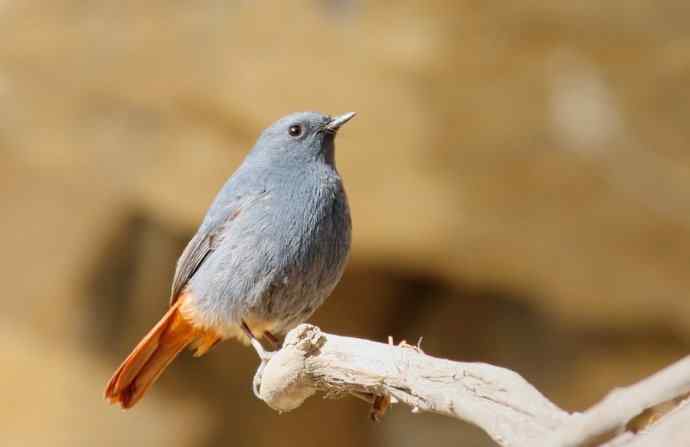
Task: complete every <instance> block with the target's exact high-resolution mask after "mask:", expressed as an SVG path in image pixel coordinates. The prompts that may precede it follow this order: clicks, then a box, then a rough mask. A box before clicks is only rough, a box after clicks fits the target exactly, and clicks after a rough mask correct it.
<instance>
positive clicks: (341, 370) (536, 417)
mask: <svg viewBox="0 0 690 447" xmlns="http://www.w3.org/2000/svg"><path fill="white" fill-rule="evenodd" d="M255 382H256V383H258V384H259V385H260V388H259V396H260V397H261V399H263V400H264V401H265V402H266V403H267V404H268V405H269V406H270V407H272V408H274V409H275V410H278V411H281V412H283V411H290V410H293V409H295V408H297V407H299V406H300V405H302V403H303V402H304V401H305V400H306V399H307V398H308V397H310V396H311V395H313V394H314V393H316V392H317V391H322V392H325V393H326V395H327V396H330V397H333V396H339V395H344V394H354V395H357V396H360V397H361V396H363V395H369V396H384V397H385V398H386V399H383V400H381V399H379V400H377V402H379V404H381V402H385V403H386V404H387V403H388V400H387V399H388V398H390V402H393V403H397V402H400V403H403V404H406V405H408V406H410V407H411V408H412V411H413V412H419V411H426V412H433V413H438V414H442V415H446V416H450V417H453V418H457V419H461V420H464V421H467V422H469V423H471V424H474V425H477V426H478V427H480V428H482V429H483V430H484V431H486V432H487V433H488V434H489V436H491V438H492V439H493V440H494V441H496V442H497V443H498V444H499V445H501V446H511V447H521V446H529V447H533V446H548V447H560V446H564V447H565V446H578V447H580V446H590V445H597V444H601V443H602V442H606V440H607V439H608V440H609V443H608V444H607V446H608V447H623V446H624V447H632V446H634V447H650V446H656V445H666V446H672V445H686V444H682V443H676V444H674V443H673V440H674V439H680V438H678V437H677V436H680V435H678V433H680V434H687V433H688V431H689V430H688V428H687V426H690V425H688V424H683V422H682V421H683V419H685V420H687V418H688V416H689V413H690V409H688V407H689V405H685V404H684V406H683V407H682V408H681V409H676V410H673V411H671V412H670V413H668V415H667V416H666V417H663V418H662V419H661V421H662V422H664V424H663V425H662V424H661V423H660V422H657V423H655V424H654V425H652V426H651V427H650V428H649V429H648V430H646V431H643V432H640V433H632V432H630V433H624V434H619V435H618V436H617V437H615V438H614V439H613V440H611V438H612V437H613V436H614V435H615V434H616V433H619V432H620V431H621V429H622V428H623V427H625V425H626V423H627V422H628V421H630V420H631V419H632V418H633V417H635V416H637V415H638V414H640V413H641V412H642V411H644V410H645V409H646V408H648V407H651V406H653V405H655V404H658V403H660V402H664V401H667V400H670V399H673V398H678V396H681V395H683V394H685V393H687V392H688V391H690V357H688V358H685V359H683V360H681V361H680V362H678V363H676V364H674V365H672V366H670V367H668V368H666V369H664V370H662V371H660V372H659V373H657V374H655V375H653V376H651V377H649V378H647V379H645V380H643V381H641V382H639V383H637V384H635V385H632V386H630V387H627V388H621V389H618V390H615V391H613V392H612V393H610V394H609V395H608V396H607V397H606V398H605V399H604V400H602V401H601V402H600V403H599V404H597V405H595V406H594V407H592V408H591V409H590V410H588V411H586V412H584V413H582V414H578V413H575V414H572V415H571V414H569V413H567V412H565V411H563V410H561V409H560V408H558V407H557V406H556V405H554V404H553V403H551V402H550V401H549V400H548V399H546V398H545V397H544V396H543V395H542V394H541V393H539V391H537V390H536V389H535V388H534V387H533V386H532V385H530V384H529V383H528V382H527V381H526V380H524V379H523V378H522V377H521V376H520V375H518V374H517V373H515V372H513V371H510V370H508V369H504V368H499V367H496V366H492V365H487V364H484V363H465V362H452V361H449V360H444V359H438V358H434V357H431V356H428V355H426V354H424V353H423V352H421V350H420V349H419V348H418V347H416V346H411V345H407V344H404V345H403V344H401V345H398V346H395V345H392V344H384V343H376V342H372V341H368V340H362V339H357V338H350V337H342V336H337V335H332V334H327V333H323V332H321V331H320V330H319V328H317V327H315V326H311V325H306V324H304V325H301V326H298V327H297V328H295V329H293V330H292V331H291V332H290V333H289V334H288V335H287V337H286V339H285V342H284V344H283V347H282V348H281V349H280V350H279V351H277V352H276V353H275V354H274V355H273V357H272V358H271V360H270V361H269V362H268V363H267V364H265V365H264V366H263V367H262V368H260V369H259V371H258V372H257V376H256V377H255ZM678 401H680V400H678ZM376 411H377V412H379V413H380V412H381V411H385V405H384V406H383V408H377V409H376ZM378 415H379V416H380V414H378ZM667 419H668V420H667ZM674 436H676V437H675V438H674ZM661 439H664V440H668V442H666V441H665V442H661V443H660V441H659V440H661ZM683 439H688V438H687V437H686V438H683Z"/></svg>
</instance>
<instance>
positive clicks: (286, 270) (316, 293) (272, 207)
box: [105, 112, 355, 408]
mask: <svg viewBox="0 0 690 447" xmlns="http://www.w3.org/2000/svg"><path fill="white" fill-rule="evenodd" d="M354 115H355V114H354V113H347V114H345V115H341V116H338V117H335V118H331V117H329V116H326V115H323V114H321V113H316V112H303V113H295V114H292V115H289V116H286V117H284V118H282V119H280V120H278V121H277V122H276V123H274V124H273V125H271V126H270V127H268V128H267V129H265V130H264V131H263V132H262V133H261V136H260V137H259V139H258V140H257V142H256V144H255V145H254V147H253V148H252V150H251V151H250V152H249V154H248V155H247V157H246V158H245V160H244V161H243V163H242V164H241V165H240V167H239V168H238V169H237V170H236V171H235V173H234V174H233V175H232V176H231V177H230V179H229V180H228V181H227V182H226V183H225V185H224V186H223V187H222V189H221V190H220V192H219V193H218V195H217V196H216V198H215V200H214V201H213V203H212V205H211V207H210V208H209V210H208V212H207V213H206V217H205V218H204V220H203V222H202V224H201V226H200V227H199V229H198V231H197V233H196V234H195V235H194V237H193V238H192V240H191V241H190V242H189V244H187V247H186V248H185V249H184V251H183V253H182V255H181V256H180V258H179V260H178V261H177V269H176V271H175V276H174V279H173V284H172V293H171V298H170V308H169V310H168V312H167V313H166V314H165V315H164V316H163V318H162V319H161V320H160V321H159V322H158V324H156V325H155V326H154V327H153V329H151V330H150V331H149V333H148V334H146V336H145V337H144V338H143V339H142V340H141V341H140V342H139V344H138V345H137V346H136V347H135V348H134V350H133V351H132V353H131V354H130V355H129V356H128V357H127V358H126V359H125V360H124V362H123V363H122V365H120V367H119V368H118V369H117V371H115V374H114V375H113V377H112V378H111V379H110V382H109V383H108V385H107V387H106V390H105V396H106V398H107V399H108V400H110V402H111V403H118V404H120V405H121V406H122V407H123V408H130V407H132V406H133V405H134V404H135V403H137V401H138V400H139V399H141V397H142V396H143V395H144V393H145V392H146V390H147V389H148V388H149V387H150V386H151V385H152V384H153V383H154V382H155V381H156V379H158V377H159V376H160V375H161V373H162V372H163V370H164V369H165V368H166V367H167V366H168V365H169V364H170V362H172V361H173V360H174V358H175V357H176V356H177V354H179V353H180V351H182V350H183V349H184V348H185V347H188V346H189V347H190V348H192V349H194V350H195V356H200V355H203V354H205V353H206V352H207V351H208V350H209V349H210V348H211V347H213V346H214V345H215V344H217V343H218V342H220V341H222V340H225V339H228V338H236V339H239V340H241V341H243V342H245V343H251V344H252V346H254V348H255V349H256V350H257V353H258V354H259V356H260V357H261V358H262V360H265V359H266V358H267V352H266V351H264V349H263V347H262V345H261V343H260V342H259V341H258V340H259V339H261V338H262V337H265V338H267V339H268V340H269V341H273V342H275V340H276V336H277V335H281V334H284V333H285V332H287V331H288V330H290V329H291V328H293V327H295V326H297V325H298V324H300V323H302V322H304V321H305V320H306V319H307V318H309V317H310V316H311V315H312V313H313V312H314V310H316V308H317V307H319V306H320V305H321V304H322V303H323V302H324V300H325V299H326V298H327V297H328V295H330V293H331V292H332V291H333V289H334V287H335V286H336V284H337V283H338V281H339V280H340V278H341V276H342V274H343V270H344V268H345V264H346V261H347V258H348V254H349V251H350V228H351V223H350V211H349V206H348V202H347V196H346V195H345V190H344V188H343V183H342V180H341V178H340V175H339V174H338V171H337V169H336V166H335V153H334V151H335V147H334V138H335V135H336V133H337V132H338V129H339V128H340V126H342V125H343V124H345V123H346V122H347V121H349V120H350V119H351V118H352V117H353V116H354Z"/></svg>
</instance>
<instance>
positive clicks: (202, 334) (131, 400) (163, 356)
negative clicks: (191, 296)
mask: <svg viewBox="0 0 690 447" xmlns="http://www.w3.org/2000/svg"><path fill="white" fill-rule="evenodd" d="M184 298H185V296H181V297H180V298H179V299H178V300H177V301H176V302H175V303H174V304H173V305H172V306H171V307H170V309H169V310H168V312H167V313H166V314H165V315H164V316H163V318H161V320H160V321H159V322H158V324H156V325H155V326H154V327H153V329H151V330H150V331H149V333H148V334H146V336H145V337H144V338H143V339H142V340H141V341H140V342H139V344H137V346H136V347H135V348H134V350H133V351H132V353H131V354H129V356H127V358H126V359H125V360H124V361H123V362H122V364H121V365H120V367H119V368H118V369H117V371H115V374H113V376H112V378H111V379H110V381H109V382H108V385H107V386H106V389H105V398H106V399H107V400H109V401H110V402H111V403H117V404H120V406H121V407H122V408H124V409H128V408H131V407H133V406H134V404H136V403H137V402H138V401H139V399H141V398H142V396H143V395H144V393H146V391H147V390H148V389H149V387H150V386H151V385H153V383H154V382H155V381H156V380H157V379H158V377H160V375H161V374H162V373H163V371H164V370H165V368H166V367H167V366H168V365H169V364H170V363H171V362H172V361H173V360H174V359H175V357H176V356H177V354H179V353H180V351H182V350H183V349H184V348H185V347H187V346H188V345H190V344H193V346H194V347H196V354H195V355H202V354H204V353H205V352H206V351H207V350H208V349H210V348H211V346H213V345H214V344H215V343H217V342H218V341H219V340H220V338H219V337H217V336H216V335H215V333H211V332H210V331H209V330H204V329H201V328H199V327H195V326H194V324H193V323H192V322H190V321H189V320H188V319H187V318H185V317H184V316H183V315H182V312H181V311H180V306H181V304H182V303H183V302H184V301H185V299H184Z"/></svg>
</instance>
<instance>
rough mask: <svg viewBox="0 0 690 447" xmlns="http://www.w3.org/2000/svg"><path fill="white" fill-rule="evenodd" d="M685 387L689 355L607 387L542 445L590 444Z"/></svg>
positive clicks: (689, 383)
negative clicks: (623, 385)
mask: <svg viewBox="0 0 690 447" xmlns="http://www.w3.org/2000/svg"><path fill="white" fill-rule="evenodd" d="M688 391H690V356H688V357H685V358H684V359H682V360H680V361H678V362H676V363H674V364H673V365H671V366H669V367H667V368H665V369H663V370H661V371H659V372H658V373H656V374H654V375H652V376H650V377H648V378H646V379H644V380H642V381H640V382H638V383H636V384H634V385H632V386H629V387H626V388H618V389H615V390H613V391H611V392H610V393H609V394H608V395H607V396H606V397H605V398H604V399H603V400H602V401H601V402H599V403H598V404H596V405H595V406H593V407H592V408H590V409H589V410H587V411H586V412H584V413H582V414H575V415H573V417H572V418H571V420H570V422H569V423H568V424H567V425H566V426H564V427H563V428H562V429H561V430H560V431H559V432H558V433H556V434H555V435H554V436H553V437H551V438H549V439H548V440H547V441H546V443H545V444H544V445H545V446H564V447H577V446H583V445H588V444H591V442H592V440H595V439H598V438H600V437H602V436H604V435H606V434H607V433H611V432H615V431H616V430H619V429H621V428H622V427H624V426H625V424H626V423H627V422H628V421H629V420H631V419H632V418H634V417H635V416H637V415H638V414H640V413H642V412H643V411H644V410H645V409H647V408H649V407H652V406H654V405H657V404H660V403H662V402H665V401H668V400H671V399H673V398H674V397H677V396H680V395H683V394H685V393H687V392H688ZM650 445H652V444H650ZM667 445H668V444H667Z"/></svg>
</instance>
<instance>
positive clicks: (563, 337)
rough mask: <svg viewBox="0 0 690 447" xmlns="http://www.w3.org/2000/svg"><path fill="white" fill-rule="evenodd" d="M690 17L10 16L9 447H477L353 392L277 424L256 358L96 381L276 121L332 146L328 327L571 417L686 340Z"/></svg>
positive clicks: (125, 10) (320, 11)
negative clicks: (338, 276)
mask: <svg viewBox="0 0 690 447" xmlns="http://www.w3.org/2000/svg"><path fill="white" fill-rule="evenodd" d="M689 24H690V7H689V6H688V5H687V1H685V0H675V1H672V0H668V1H656V2H653V1H643V0H627V1H622V0H618V1H610V2H601V1H595V0H584V1H579V2H565V1H559V2H556V1H530V0H522V1H517V2H496V1H444V0H437V1H425V2H421V1H420V2H412V1H396V2H393V1H378V2H364V1H348V0H330V1H315V0H314V1H294V2H279V1H277V0H276V1H263V2H249V1H237V2H232V1H229V0H228V1H219V0H216V1H210V0H209V1H199V2H183V1H147V2H137V1H123V2H115V1H111V2H97V1H77V0H73V1H67V0H60V1H52V2H39V1H27V2H19V1H12V0H8V1H4V2H1V3H0V161H1V163H0V215H1V216H2V219H0V234H1V235H2V236H0V237H1V238H2V248H3V256H2V257H1V258H0V272H1V273H0V275H1V277H2V280H3V289H4V294H3V300H2V302H3V312H2V313H1V314H0V334H1V335H2V346H3V348H2V350H3V352H2V354H3V355H2V359H3V361H2V368H0V383H2V385H3V389H4V392H3V405H2V406H1V407H0V436H1V437H2V445H5V446H12V447H14V446H39V445H40V446H48V445H50V446H94V445H99V446H122V445H146V446H163V445H165V446H170V447H172V446H200V447H216V446H219V445H233V446H252V447H261V446H269V445H271V446H276V445H301V446H324V445H329V446H331V445H333V446H349V445H362V446H367V445H369V446H374V445H377V446H378V445H386V446H403V447H405V446H418V445H427V444H428V443H430V442H434V443H435V444H436V445H465V446H485V445H488V444H487V443H488V440H487V438H486V437H485V436H484V435H483V434H482V433H481V432H479V431H478V430H477V429H474V428H471V427H469V426H467V425H465V424H462V423H458V422H455V421H450V420H446V419H443V418H440V417H436V416H428V415H411V414H409V411H408V410H407V409H404V408H393V410H392V411H391V412H390V413H389V415H388V416H387V417H386V419H385V421H384V422H383V423H382V424H379V425H372V424H370V423H369V422H368V421H367V417H366V416H367V408H366V406H365V405H364V404H363V403H361V402H359V401H355V400H354V399H348V400H342V401H335V402H334V401H325V400H322V399H320V398H315V399H311V400H310V401H309V402H308V403H307V404H306V405H305V406H304V407H303V408H301V409H299V410H298V411H296V412H294V413H291V414H286V415H281V416H279V415H277V414H275V413H273V412H272V411H270V410H269V409H268V408H267V407H266V406H265V405H263V404H262V403H261V402H259V401H257V400H255V399H254V398H253V397H252V395H251V391H250V382H251V375H252V374H253V371H254V368H255V367H256V363H257V359H256V357H255V355H254V353H253V352H252V351H251V350H249V349H247V348H243V347H241V346H237V345H232V344H227V345H224V346H220V347H218V348H217V349H215V350H214V351H213V352H212V353H211V354H209V355H208V356H206V357H204V358H203V359H201V360H194V359H192V358H191V356H190V355H188V354H185V355H184V356H182V358H181V359H180V361H178V362H177V363H176V364H175V365H174V367H173V368H172V369H171V370H170V371H169V373H168V374H166V375H165V376H164V377H163V378H162V380H161V381H160V383H159V384H158V386H156V387H155V388H154V389H153V390H152V391H151V393H150V395H149V396H147V398H146V399H145V400H144V401H143V403H142V404H141V405H140V406H138V407H137V408H136V409H135V410H133V411H132V412H129V413H123V412H121V411H119V410H117V409H116V408H111V407H109V406H107V405H106V404H105V402H103V401H102V394H101V393H102V387H103V385H104V384H105V381H106V379H107V378H108V377H109V375H110V373H111V372H112V370H113V369H114V368H115V366H116V365H117V363H118V362H119V361H120V360H121V358H122V357H123V356H124V355H125V354H126V353H127V352H128V350H129V349H130V348H131V346H132V345H133V344H134V343H135V341H136V340H137V339H138V337H140V336H141V335H142V334H143V333H144V332H145V331H146V330H147V329H148V327H149V326H150V325H151V324H152V323H153V322H154V321H155V320H157V318H158V317H159V316H160V315H161V314H162V312H163V311H164V308H165V305H166V304H165V303H166V299H167V292H168V286H169V281H170V277H171V273H172V269H173V266H174V262H175V259H176V257H177V255H178V254H179V252H180V250H181V249H182V247H183V246H184V243H185V242H186V240H187V239H188V238H189V237H190V235H191V234H192V232H193V231H194V229H195V228H196V225H197V224H198V223H199V221H200V219H201V217H202V215H203V212H204V210H205V209H206V207H207V206H208V204H209V202H210V200H211V198H212V196H213V194H214V193H215V192H216V190H217V188H218V187H219V186H220V185H221V183H222V182H223V181H224V179H225V178H226V177H227V176H228V175H229V174H230V173H231V172H232V171H233V169H234V168H235V166H236V165H237V163H238V162H239V160H240V159H241V158H242V156H243V155H244V154H245V153H246V151H247V150H248V148H249V147H250V146H251V144H252V143H253V140H254V138H255V137H256V135H257V133H258V132H259V131H260V129H261V128H263V127H264V126H266V125H268V124H269V123H270V122H272V121H273V120H274V119H276V118H278V117H280V116H282V115H284V114H286V113H289V112H293V111H298V110H305V109H316V110H320V111H324V112H327V113H342V112H346V111H350V110H355V111H358V112H359V114H360V115H359V116H358V117H357V119H356V120H354V121H353V122H352V123H351V124H348V126H347V128H346V129H345V130H344V131H343V132H342V134H341V135H340V137H339V141H338V154H337V158H338V166H339V168H340V171H341V173H342V174H343V177H344V178H345V180H346V185H347V188H348V192H349V196H350V201H351V204H352V211H353V218H354V250H353V253H352V258H351V262H350V264H349V267H348V271H347V273H346V275H345V278H344V279H343V281H342V283H341V285H340V287H339V288H338V289H337V292H336V293H335V294H334V296H333V297H332V299H331V300H330V301H329V302H328V303H327V305H325V306H324V307H323V308H322V309H321V310H320V311H319V312H318V313H317V316H316V318H315V319H314V321H315V322H316V323H317V324H319V325H321V326H322V327H323V328H324V329H326V330H328V331H332V332H337V333H341V334H348V335H356V336H364V337H370V338H374V339H377V340H385V338H386V337H387V336H388V335H393V336H394V337H395V338H396V340H399V339H401V338H407V339H408V340H410V341H413V340H416V339H417V337H419V336H422V335H423V336H424V340H425V342H424V347H425V349H426V351H427V352H429V353H430V354H432V355H438V356H446V357H450V358H453V359H461V360H481V361H488V362H492V363H495V364H498V365H502V366H507V367H510V368H513V369H515V370H517V371H518V372H520V373H521V374H523V375H524V376H525V377H526V378H528V379H529V380H530V381H532V382H533V383H534V384H535V385H536V386H538V387H539V388H540V389H541V390H543V392H545V393H546V394H547V395H548V396H549V397H550V398H552V399H554V401H555V402H557V403H558V404H559V405H562V406H564V407H565V408H567V409H581V408H585V407H586V406H587V405H589V404H591V403H592V402H594V401H596V400H597V399H598V398H600V397H601V396H602V395H603V394H604V393H605V391H606V390H608V389H610V388H612V387H614V386H616V385H623V384H626V383H630V382H633V381H635V380H637V379H640V378H641V377H643V376H645V375H647V374H649V373H651V372H652V371H654V370H656V369H658V368H660V367H662V366H664V365H666V364H668V363H669V362H671V361H673V360H675V359H677V358H679V357H680V356H682V355H684V354H685V353H687V351H688V346H689V344H690V325H689V324H688V321H689V319H690V301H689V299H688V294H689V293H690V274H689V273H690V271H689V269H690V151H689V149H690V144H689V143H690V125H689V124H688V123H689V121H688V120H689V118H688V117H690V26H689Z"/></svg>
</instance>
